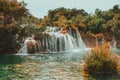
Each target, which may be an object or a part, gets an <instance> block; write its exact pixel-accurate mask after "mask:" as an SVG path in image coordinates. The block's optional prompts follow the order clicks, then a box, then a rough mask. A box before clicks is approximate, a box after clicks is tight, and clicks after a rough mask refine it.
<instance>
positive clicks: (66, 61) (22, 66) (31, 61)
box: [0, 52, 120, 80]
mask: <svg viewBox="0 0 120 80" xmlns="http://www.w3.org/2000/svg"><path fill="white" fill-rule="evenodd" d="M83 55H84V52H80V53H78V52H76V53H51V54H36V55H35V54H34V55H1V56H0V79H2V80H119V79H120V77H118V76H117V77H116V76H115V75H114V76H97V77H94V78H92V77H85V76H83V75H82V74H81V63H82V60H83ZM1 74H2V75H1Z"/></svg>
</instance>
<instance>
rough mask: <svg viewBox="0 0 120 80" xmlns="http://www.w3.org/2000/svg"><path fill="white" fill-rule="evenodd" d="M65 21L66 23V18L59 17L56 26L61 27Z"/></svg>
mask: <svg viewBox="0 0 120 80" xmlns="http://www.w3.org/2000/svg"><path fill="white" fill-rule="evenodd" d="M66 21H67V19H66V17H65V16H63V15H62V16H61V17H59V19H58V26H60V27H61V26H62V25H63V24H64V23H65V22H66Z"/></svg>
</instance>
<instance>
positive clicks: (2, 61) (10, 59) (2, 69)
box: [0, 55, 25, 80]
mask: <svg viewBox="0 0 120 80" xmlns="http://www.w3.org/2000/svg"><path fill="white" fill-rule="evenodd" d="M24 61H25V60H24V58H22V57H21V56H18V55H0V80H6V79H7V78H6V77H7V76H9V75H14V74H15V73H16V72H15V71H14V64H19V63H22V62H24ZM7 80H8V79H7ZM9 80H10V79H9Z"/></svg>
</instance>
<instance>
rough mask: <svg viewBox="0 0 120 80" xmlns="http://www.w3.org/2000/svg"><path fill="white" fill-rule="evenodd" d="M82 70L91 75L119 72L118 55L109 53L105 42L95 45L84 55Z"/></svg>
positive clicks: (119, 59) (119, 57) (119, 61)
mask: <svg viewBox="0 0 120 80" xmlns="http://www.w3.org/2000/svg"><path fill="white" fill-rule="evenodd" d="M83 71H85V72H86V73H87V74H93V75H108V74H119V73H120V56H119V55H117V54H115V53H111V52H110V48H109V45H108V44H107V43H105V44H103V45H101V46H97V47H95V48H93V49H92V50H91V52H90V53H87V54H86V55H85V56H84V64H83Z"/></svg>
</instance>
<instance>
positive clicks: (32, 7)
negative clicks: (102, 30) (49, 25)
mask: <svg viewBox="0 0 120 80" xmlns="http://www.w3.org/2000/svg"><path fill="white" fill-rule="evenodd" d="M18 1H22V0H18ZM23 1H24V2H25V3H27V6H26V7H27V9H29V12H30V13H31V14H32V15H34V16H35V17H38V18H43V17H44V16H45V15H47V13H48V10H50V9H52V10H53V9H56V8H59V7H65V8H70V9H72V8H77V9H84V10H85V11H86V12H88V13H94V11H95V9H96V8H98V9H100V10H102V11H104V10H109V9H110V8H112V7H113V6H114V5H116V4H117V5H120V0H23Z"/></svg>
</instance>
